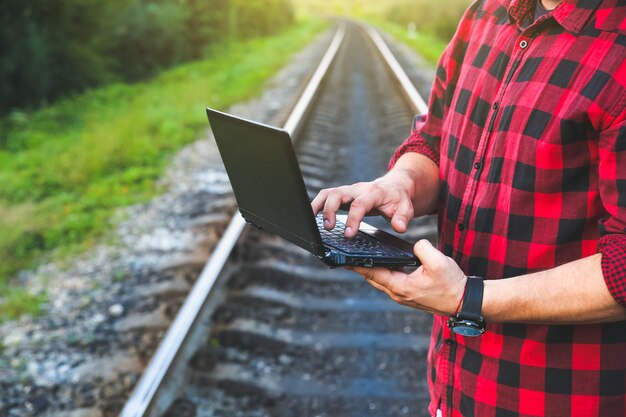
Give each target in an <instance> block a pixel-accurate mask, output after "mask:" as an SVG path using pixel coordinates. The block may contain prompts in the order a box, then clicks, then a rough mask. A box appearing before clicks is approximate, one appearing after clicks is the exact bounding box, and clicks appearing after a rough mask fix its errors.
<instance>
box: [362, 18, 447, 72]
mask: <svg viewBox="0 0 626 417" xmlns="http://www.w3.org/2000/svg"><path fill="white" fill-rule="evenodd" d="M368 20H369V21H370V22H371V23H372V24H373V25H375V26H377V27H379V28H380V29H382V30H384V31H385V32H387V33H389V34H390V35H391V36H393V37H394V38H395V39H396V40H398V41H400V42H402V43H405V44H406V45H408V46H409V47H411V48H412V49H413V50H415V51H416V52H418V53H419V54H420V55H422V56H423V57H424V58H425V59H426V60H427V61H428V62H430V63H431V64H433V65H436V64H437V62H438V61H439V57H440V56H441V54H442V53H443V50H444V49H445V47H446V45H447V43H446V42H444V41H442V40H441V39H439V38H438V37H436V36H435V35H433V34H430V33H428V32H417V31H413V32H409V30H408V29H407V28H405V27H402V26H399V25H397V24H395V23H391V22H388V21H384V20H379V19H376V20H371V19H368Z"/></svg>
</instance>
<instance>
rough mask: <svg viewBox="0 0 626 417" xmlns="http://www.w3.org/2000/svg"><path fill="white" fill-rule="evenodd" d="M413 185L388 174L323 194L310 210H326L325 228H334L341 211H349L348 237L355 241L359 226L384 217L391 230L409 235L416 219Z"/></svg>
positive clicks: (400, 176) (314, 201)
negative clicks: (368, 219)
mask: <svg viewBox="0 0 626 417" xmlns="http://www.w3.org/2000/svg"><path fill="white" fill-rule="evenodd" d="M412 194H413V190H412V181H410V178H407V176H405V175H401V174H398V173H389V174H387V175H385V176H384V177H382V178H378V179H377V180H374V181H371V182H360V183H357V184H353V185H345V186H343V187H337V188H329V189H325V190H322V191H320V193H319V194H318V195H317V196H316V197H315V199H314V200H313V202H312V203H311V206H312V207H313V211H314V212H315V213H316V214H317V213H318V212H320V211H322V210H323V213H324V227H325V228H326V229H328V230H330V229H332V228H333V227H335V214H336V213H337V211H338V210H340V209H344V210H345V209H348V208H349V212H348V219H347V220H346V236H347V237H354V236H355V235H356V233H357V231H358V230H359V223H361V221H362V220H363V218H364V217H365V216H366V215H376V214H382V215H383V216H385V217H386V218H387V219H391V226H392V227H393V229H394V230H395V231H397V232H400V233H403V232H405V231H406V228H407V225H408V224H409V221H410V220H411V219H412V218H413V214H414V212H413V203H412V199H413V195H412Z"/></svg>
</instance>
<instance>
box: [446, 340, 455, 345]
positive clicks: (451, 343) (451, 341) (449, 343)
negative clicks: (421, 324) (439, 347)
mask: <svg viewBox="0 0 626 417" xmlns="http://www.w3.org/2000/svg"><path fill="white" fill-rule="evenodd" d="M453 344H454V340H452V339H446V345H448V346H452V345H453Z"/></svg>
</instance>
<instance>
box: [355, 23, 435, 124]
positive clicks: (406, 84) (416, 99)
mask: <svg viewBox="0 0 626 417" xmlns="http://www.w3.org/2000/svg"><path fill="white" fill-rule="evenodd" d="M361 27H363V29H364V30H365V31H366V32H367V34H368V35H369V36H370V38H371V39H372V42H374V45H376V47H377V48H378V51H379V52H380V54H381V55H382V56H383V58H384V59H385V62H386V63H387V65H388V67H389V69H390V70H391V72H392V73H393V74H394V75H395V77H396V79H397V80H398V82H399V83H400V85H401V86H402V91H403V92H404V94H405V95H406V97H407V99H408V100H409V103H410V104H411V106H412V107H413V111H414V112H415V113H417V114H426V113H428V105H427V104H426V102H425V101H424V99H423V98H422V96H421V95H420V93H419V92H418V91H417V89H416V88H415V86H414V85H413V83H412V82H411V79H410V78H409V76H408V75H407V74H406V72H405V71H404V69H403V68H402V66H401V65H400V63H399V62H398V60H397V59H396V57H395V56H394V55H393V53H392V52H391V50H389V47H388V46H387V44H386V43H385V41H384V40H383V38H382V37H381V36H380V34H379V33H378V32H377V31H376V29H374V28H373V27H372V26H370V25H367V24H364V23H361Z"/></svg>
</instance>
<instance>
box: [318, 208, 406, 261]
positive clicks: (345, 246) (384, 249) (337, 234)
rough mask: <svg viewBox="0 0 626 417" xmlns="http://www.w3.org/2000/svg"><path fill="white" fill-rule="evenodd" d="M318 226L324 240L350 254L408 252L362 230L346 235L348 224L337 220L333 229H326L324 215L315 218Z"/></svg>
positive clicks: (404, 254) (403, 253)
mask: <svg viewBox="0 0 626 417" xmlns="http://www.w3.org/2000/svg"><path fill="white" fill-rule="evenodd" d="M315 220H316V221H317V228H318V229H319V231H320V235H321V236H322V241H323V242H324V243H326V244H327V245H330V246H333V247H335V248H337V249H340V250H342V251H344V252H347V253H350V254H362V255H367V256H406V255H407V253H406V252H404V251H401V250H400V249H396V248H393V247H390V246H389V245H386V244H384V243H383V242H381V241H379V240H377V239H375V238H373V237H371V236H369V235H367V234H365V233H362V232H359V233H357V235H356V236H355V237H353V238H351V239H348V238H347V237H345V236H344V230H345V228H346V225H345V224H343V222H341V221H339V220H337V221H336V222H335V227H334V229H332V230H326V229H324V219H323V217H322V215H321V214H320V215H318V216H317V217H316V219H315Z"/></svg>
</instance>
